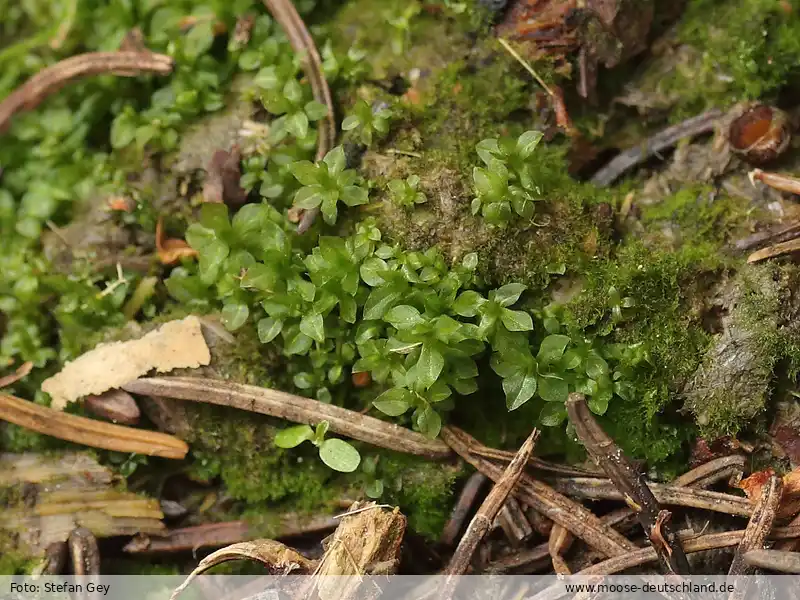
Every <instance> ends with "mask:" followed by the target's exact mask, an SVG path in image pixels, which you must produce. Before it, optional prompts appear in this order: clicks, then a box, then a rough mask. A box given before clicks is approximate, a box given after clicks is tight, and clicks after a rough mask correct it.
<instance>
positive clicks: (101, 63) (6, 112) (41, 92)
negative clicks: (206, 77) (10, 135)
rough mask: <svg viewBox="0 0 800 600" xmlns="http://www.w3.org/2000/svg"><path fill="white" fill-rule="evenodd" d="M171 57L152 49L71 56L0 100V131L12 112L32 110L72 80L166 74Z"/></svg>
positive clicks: (41, 72)
mask: <svg viewBox="0 0 800 600" xmlns="http://www.w3.org/2000/svg"><path fill="white" fill-rule="evenodd" d="M172 65H173V62H172V58H171V57H169V56H167V55H165V54H154V53H152V52H89V53H86V54H79V55H77V56H72V57H70V58H67V59H65V60H62V61H59V62H57V63H56V64H54V65H51V66H49V67H47V68H46V69H43V70H41V71H39V72H38V73H37V74H36V75H34V76H33V77H31V78H30V79H28V81H26V82H25V83H24V84H22V85H21V86H20V87H18V88H17V89H16V90H14V91H13V92H12V93H11V94H9V95H8V96H7V97H6V98H5V100H3V101H2V102H0V133H4V132H5V131H6V130H7V129H8V126H9V124H10V122H11V117H12V116H14V114H16V113H18V112H20V111H24V110H32V109H34V108H36V107H37V106H39V104H41V102H42V101H43V100H44V99H45V98H47V97H48V96H49V95H51V94H53V93H54V92H56V91H57V90H59V89H60V88H61V87H62V86H64V85H65V84H66V83H68V82H69V81H71V80H73V79H77V78H79V77H87V76H90V75H100V74H103V73H113V74H115V75H121V76H123V77H131V76H134V75H137V74H139V73H144V72H152V73H157V74H159V75H169V74H170V73H171V72H172Z"/></svg>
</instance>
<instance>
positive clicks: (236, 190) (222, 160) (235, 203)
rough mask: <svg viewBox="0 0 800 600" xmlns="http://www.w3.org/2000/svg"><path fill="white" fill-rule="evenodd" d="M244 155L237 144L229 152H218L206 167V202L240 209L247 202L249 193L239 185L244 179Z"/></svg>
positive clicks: (204, 188)
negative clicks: (241, 164)
mask: <svg viewBox="0 0 800 600" xmlns="http://www.w3.org/2000/svg"><path fill="white" fill-rule="evenodd" d="M241 160H242V153H241V150H240V149H239V146H238V145H237V144H234V145H233V146H232V147H231V149H230V150H229V151H226V150H217V151H216V152H214V154H213V156H212V157H211V160H210V161H209V163H208V165H207V166H206V180H205V183H204V184H203V199H204V200H205V201H206V202H215V203H219V204H221V203H224V204H227V205H228V206H232V207H236V208H238V207H240V206H241V205H242V204H244V203H245V202H246V201H247V192H245V191H244V190H243V189H242V187H241V186H240V185H239V180H240V179H241V177H242V171H241V167H240V165H239V163H240V161H241Z"/></svg>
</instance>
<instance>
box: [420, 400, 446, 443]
mask: <svg viewBox="0 0 800 600" xmlns="http://www.w3.org/2000/svg"><path fill="white" fill-rule="evenodd" d="M416 421H417V428H418V429H419V431H420V433H421V434H422V435H424V436H425V437H427V438H430V439H435V438H436V437H437V436H438V435H439V432H440V431H441V430H442V418H441V417H440V416H439V413H437V412H436V411H435V410H433V408H431V407H430V406H426V407H425V408H424V409H422V410H420V411H418V413H417V419H416Z"/></svg>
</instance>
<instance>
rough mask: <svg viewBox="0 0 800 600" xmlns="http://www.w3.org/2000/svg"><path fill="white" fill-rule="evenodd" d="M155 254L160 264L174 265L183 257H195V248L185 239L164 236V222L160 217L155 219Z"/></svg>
mask: <svg viewBox="0 0 800 600" xmlns="http://www.w3.org/2000/svg"><path fill="white" fill-rule="evenodd" d="M156 255H157V256H158V260H159V262H160V263H161V264H162V265H174V264H175V263H178V262H180V261H181V259H184V258H196V257H197V250H195V249H194V248H192V247H191V246H190V245H189V244H187V243H186V241H185V240H180V239H176V238H165V237H164V223H163V219H162V218H161V217H159V218H158V221H156Z"/></svg>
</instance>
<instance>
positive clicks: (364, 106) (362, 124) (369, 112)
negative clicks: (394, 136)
mask: <svg viewBox="0 0 800 600" xmlns="http://www.w3.org/2000/svg"><path fill="white" fill-rule="evenodd" d="M391 118H392V111H391V110H390V109H389V108H388V107H386V106H385V105H379V106H377V107H375V108H374V109H373V108H372V106H370V105H369V103H368V102H366V101H364V100H359V101H358V102H357V103H356V105H355V106H354V107H353V113H352V114H351V115H348V116H347V117H345V119H344V121H342V130H344V131H352V130H356V131H357V133H358V134H359V139H360V140H361V143H362V144H364V145H365V146H371V145H372V140H373V139H375V138H378V139H380V138H382V137H383V136H385V135H386V134H387V133H388V132H389V119H391Z"/></svg>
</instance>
